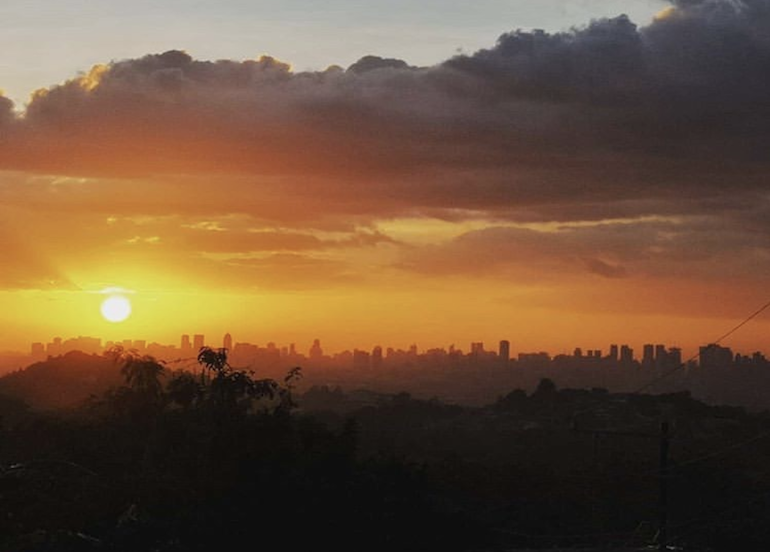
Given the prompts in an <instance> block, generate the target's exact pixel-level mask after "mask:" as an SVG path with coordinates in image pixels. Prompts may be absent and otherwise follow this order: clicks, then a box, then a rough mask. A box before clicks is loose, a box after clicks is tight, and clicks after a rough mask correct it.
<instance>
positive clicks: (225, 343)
mask: <svg viewBox="0 0 770 552" xmlns="http://www.w3.org/2000/svg"><path fill="white" fill-rule="evenodd" d="M222 347H224V348H225V349H227V350H228V351H232V350H233V336H231V335H230V334H229V333H226V334H225V337H224V339H222Z"/></svg>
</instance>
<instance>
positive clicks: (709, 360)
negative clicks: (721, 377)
mask: <svg viewBox="0 0 770 552" xmlns="http://www.w3.org/2000/svg"><path fill="white" fill-rule="evenodd" d="M699 356H700V366H701V368H707V369H711V368H729V367H730V366H732V364H733V351H732V350H731V349H730V348H729V347H721V346H719V345H716V344H715V343H711V344H709V345H706V346H705V347H701V348H700V355H699Z"/></svg>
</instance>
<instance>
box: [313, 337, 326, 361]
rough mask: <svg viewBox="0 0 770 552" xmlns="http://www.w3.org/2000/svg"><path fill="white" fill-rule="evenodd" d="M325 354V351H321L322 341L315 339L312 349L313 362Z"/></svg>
mask: <svg viewBox="0 0 770 552" xmlns="http://www.w3.org/2000/svg"><path fill="white" fill-rule="evenodd" d="M323 354H324V352H323V349H321V340H320V339H315V340H313V346H312V347H310V355H309V356H310V359H311V360H318V359H320V358H321V357H322V356H323Z"/></svg>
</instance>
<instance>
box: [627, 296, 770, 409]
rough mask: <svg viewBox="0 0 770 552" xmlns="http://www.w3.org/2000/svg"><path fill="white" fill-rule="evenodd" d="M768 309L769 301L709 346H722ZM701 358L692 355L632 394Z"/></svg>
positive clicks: (636, 393) (698, 354) (696, 354)
mask: <svg viewBox="0 0 770 552" xmlns="http://www.w3.org/2000/svg"><path fill="white" fill-rule="evenodd" d="M768 308H770V301H768V302H767V303H765V304H764V305H762V306H761V307H760V308H759V309H757V310H756V311H754V312H753V313H752V314H750V315H749V316H748V317H746V318H745V319H743V321H742V322H741V323H740V324H737V325H736V326H734V327H733V328H732V329H731V330H730V331H728V332H726V333H725V334H723V335H721V336H720V337H719V338H718V339H716V340H714V341H712V342H711V343H710V344H709V345H708V346H709V347H711V346H714V345H719V344H720V343H721V342H722V341H724V340H725V339H727V338H728V337H730V336H731V335H733V334H734V333H735V332H737V331H738V330H740V329H741V328H742V327H743V326H745V325H746V324H748V323H749V322H751V321H752V320H754V319H755V318H756V317H757V316H759V315H760V314H762V313H763V312H764V311H766V310H767V309H768ZM699 356H700V351H698V352H697V353H695V354H694V355H692V356H691V357H689V358H688V359H687V360H685V361H684V362H681V363H680V364H679V365H678V366H677V367H676V368H672V369H671V370H669V371H668V372H666V373H664V374H662V375H660V376H658V377H657V378H655V379H653V380H651V381H649V382H647V383H646V384H644V385H643V386H641V387H640V388H638V389H637V390H635V391H633V392H632V394H633V395H638V394H639V393H641V392H642V391H644V390H646V389H648V388H650V387H652V386H653V385H655V384H656V383H658V382H659V381H662V380H664V379H667V378H668V377H670V376H671V375H673V374H675V373H676V372H678V371H679V370H681V369H683V368H686V367H687V365H688V364H689V363H690V362H691V361H693V360H695V359H696V358H698V357H699Z"/></svg>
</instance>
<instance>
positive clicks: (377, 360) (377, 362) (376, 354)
mask: <svg viewBox="0 0 770 552" xmlns="http://www.w3.org/2000/svg"><path fill="white" fill-rule="evenodd" d="M381 367H382V347H380V346H379V345H377V346H376V347H375V348H374V349H372V368H374V369H375V370H376V369H378V368H381Z"/></svg>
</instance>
